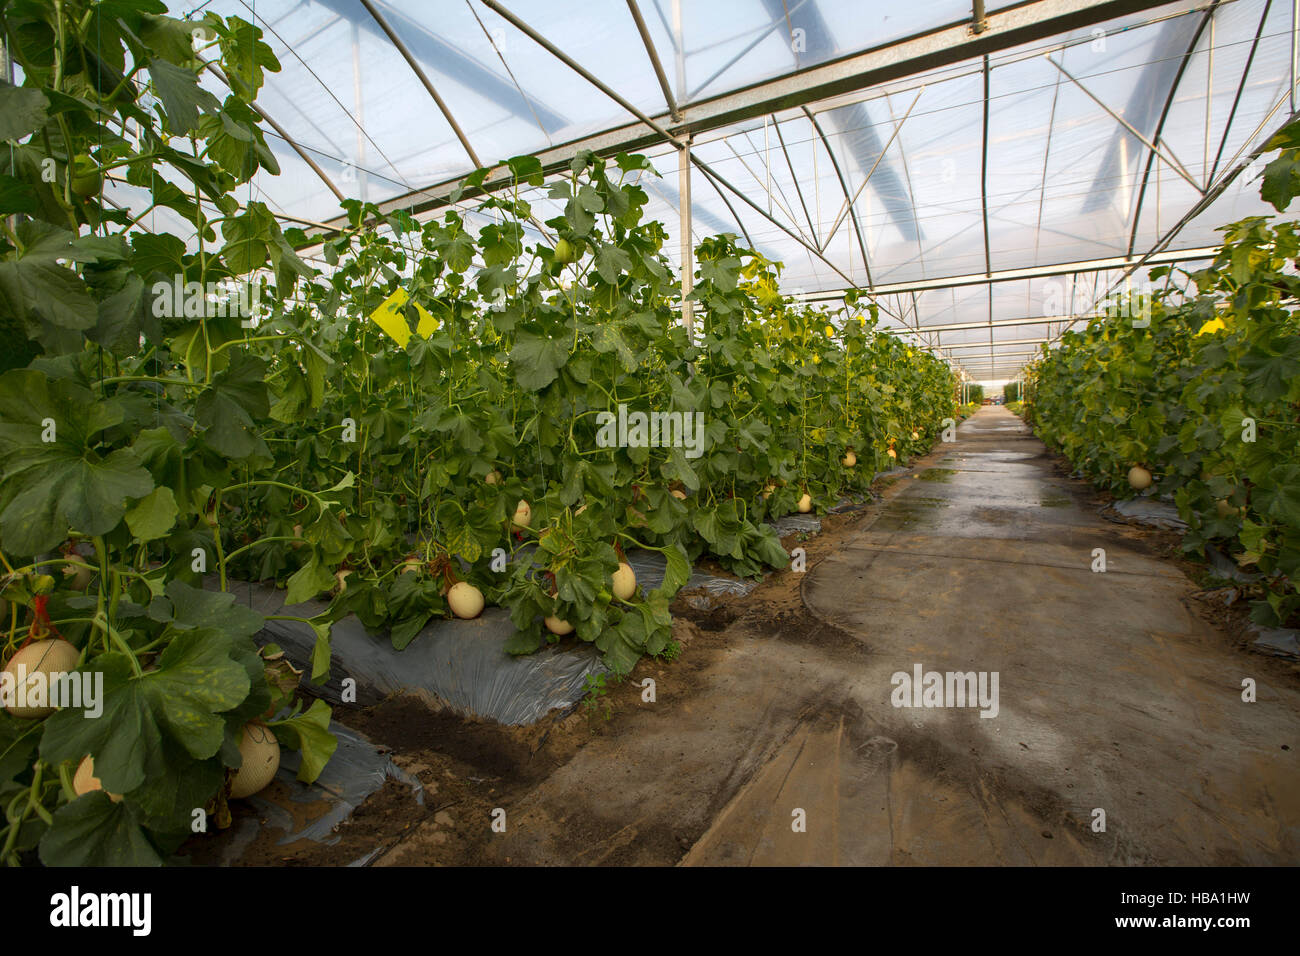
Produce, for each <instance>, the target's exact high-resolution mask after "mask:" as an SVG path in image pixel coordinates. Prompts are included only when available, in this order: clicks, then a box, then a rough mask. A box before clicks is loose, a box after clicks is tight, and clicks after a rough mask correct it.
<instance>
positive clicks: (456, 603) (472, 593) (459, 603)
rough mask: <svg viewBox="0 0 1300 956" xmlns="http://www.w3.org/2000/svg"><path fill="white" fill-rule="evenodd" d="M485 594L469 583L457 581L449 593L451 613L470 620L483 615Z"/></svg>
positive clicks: (448, 602) (448, 600) (448, 601)
mask: <svg viewBox="0 0 1300 956" xmlns="http://www.w3.org/2000/svg"><path fill="white" fill-rule="evenodd" d="M483 603H484V602H483V592H482V591H480V590H479V589H478V588H476V587H474V585H472V584H470V583H469V582H468V581H457V582H456V583H455V584H453V585H452V586H451V589H450V590H449V591H448V592H447V604H449V605H450V606H451V613H452V614H455V615H456V616H457V617H459V618H464V619H465V620H469V619H470V618H475V617H478V616H479V615H480V614H482V613H483Z"/></svg>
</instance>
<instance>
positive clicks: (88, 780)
mask: <svg viewBox="0 0 1300 956" xmlns="http://www.w3.org/2000/svg"><path fill="white" fill-rule="evenodd" d="M72 789H73V790H75V791H76V792H77V796H79V797H81V796H85V795H86V794H88V793H90V792H92V791H94V790H103V789H104V785H103V783H101V782H100V779H99V778H98V777H96V776H95V761H94V758H92V757H91V756H90V755H89V754H87V755H86V756H85V757H82V758H81V763H79V764H77V772H76V773H75V774H73V776H72ZM108 799H110V800H112V801H113V802H114V803H120V802H121V800H122V795H121V794H120V793H110V794H109V795H108Z"/></svg>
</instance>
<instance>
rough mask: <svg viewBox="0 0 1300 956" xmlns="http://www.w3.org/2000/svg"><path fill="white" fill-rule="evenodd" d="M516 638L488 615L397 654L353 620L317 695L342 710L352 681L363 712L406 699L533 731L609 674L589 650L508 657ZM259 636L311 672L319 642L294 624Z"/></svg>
mask: <svg viewBox="0 0 1300 956" xmlns="http://www.w3.org/2000/svg"><path fill="white" fill-rule="evenodd" d="M263 590H264V591H270V589H269V588H265V589H263ZM270 593H271V594H273V595H276V596H277V597H282V592H274V591H270ZM304 616H305V615H304ZM514 633H515V628H514V625H513V624H512V623H511V621H510V614H509V612H507V611H505V610H504V609H502V608H489V609H488V610H486V611H484V612H483V614H481V615H480V616H479V617H477V618H475V619H474V620H472V621H458V620H444V619H441V618H439V619H436V620H434V621H432V622H430V623H429V624H428V625H427V626H426V627H425V628H424V629H423V630H421V631H420V633H419V634H417V635H416V636H415V639H414V640H412V641H411V643H410V644H409V645H407V647H406V648H405V649H404V650H401V651H398V650H395V649H394V648H393V645H392V644H391V643H390V642H389V640H388V639H387V637H386V636H378V637H374V636H371V635H370V634H369V633H368V632H367V631H366V629H365V627H364V626H363V625H362V623H361V622H360V621H359V620H357V618H356V617H353V616H348V617H346V618H344V619H343V620H341V621H339V622H337V623H336V624H335V625H334V628H333V631H332V633H331V638H330V644H331V649H332V661H331V666H330V670H331V679H330V681H329V682H328V683H327V684H325V685H324V686H322V687H319V688H313V690H315V691H316V692H317V693H319V694H320V696H321V697H323V698H325V699H326V700H328V701H330V702H331V703H339V702H341V700H342V698H341V694H340V691H341V690H342V681H343V680H345V679H347V678H352V679H353V680H354V681H355V682H356V703H357V704H359V705H361V706H367V705H369V704H374V703H377V702H379V701H381V700H383V699H384V698H386V697H388V696H390V695H393V694H407V695H410V696H414V697H418V698H420V699H421V700H423V701H424V702H425V703H427V704H428V705H429V706H430V707H433V708H435V709H439V710H440V709H444V708H446V709H450V710H453V711H456V712H457V713H460V714H464V715H466V716H469V717H480V718H487V719H490V720H495V721H498V722H500V723H503V724H531V723H535V722H537V721H538V720H540V719H541V718H542V717H544V716H545V715H546V714H548V713H549V712H551V711H552V710H564V709H567V708H569V707H572V706H573V705H574V704H576V703H577V702H578V701H579V700H581V699H582V696H583V694H585V693H586V683H587V677H588V676H589V675H592V674H597V673H603V672H605V671H606V670H607V668H606V667H605V666H604V665H603V664H602V663H601V662H600V654H599V652H598V651H597V650H596V649H595V648H594V647H592V646H590V645H580V646H576V647H572V646H565V647H562V648H561V647H550V646H548V647H544V648H542V649H541V650H539V651H538V652H537V653H536V654H529V655H526V656H522V657H514V656H511V655H510V654H507V653H506V650H505V645H506V642H507V641H508V640H510V638H511V637H512V636H513V635H514ZM260 637H261V639H262V640H264V641H273V642H275V643H276V644H279V645H280V646H281V647H282V648H284V650H285V653H286V654H287V655H288V656H289V658H290V659H292V660H294V661H295V662H296V663H298V664H299V666H307V662H308V661H310V659H311V650H312V647H313V646H314V645H315V641H316V638H315V634H314V633H313V632H312V631H311V629H310V628H308V627H307V626H306V625H303V624H299V623H298V622H297V621H268V622H267V624H266V627H265V629H264V630H263V631H262V633H261V635H260ZM309 686H311V685H309Z"/></svg>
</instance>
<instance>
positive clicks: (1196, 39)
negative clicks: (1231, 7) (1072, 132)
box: [1128, 0, 1271, 256]
mask: <svg viewBox="0 0 1300 956" xmlns="http://www.w3.org/2000/svg"><path fill="white" fill-rule="evenodd" d="M1219 2H1220V0H1213V2H1212V3H1211V4H1210V8H1209V9H1208V10H1206V11H1205V16H1203V17H1201V22H1200V23H1199V24H1198V25H1197V27H1196V32H1195V33H1193V34H1192V40H1191V42H1190V43H1188V44H1187V52H1186V53H1184V54H1183V57H1182V60H1180V61H1179V63H1178V72H1177V73H1175V74H1174V81H1173V83H1171V84H1170V85H1169V95H1168V96H1167V97H1165V107H1164V109H1162V110H1161V111H1160V121H1159V122H1158V123H1156V130H1155V135H1154V136H1152V137H1151V142H1152V143H1153V144H1156V143H1159V142H1160V136H1161V134H1162V133H1164V130H1165V122H1166V120H1168V119H1169V111H1170V110H1171V109H1172V108H1173V105H1174V100H1175V98H1177V96H1178V88H1179V86H1181V85H1182V82H1183V75H1184V74H1185V73H1186V72H1187V65H1188V64H1189V63H1191V62H1192V55H1193V54H1194V53H1195V52H1196V45H1197V44H1198V43H1200V42H1201V37H1202V36H1204V35H1205V28H1206V27H1208V26H1209V25H1210V21H1211V20H1212V19H1214V14H1215V11H1216V10H1217V9H1218V7H1219ZM1270 2H1271V0H1270ZM1265 16H1267V7H1265ZM1155 162H1156V151H1155V150H1154V149H1148V150H1147V165H1146V169H1145V170H1144V171H1143V173H1142V186H1141V187H1140V188H1139V189H1138V198H1137V206H1136V207H1134V209H1133V228H1132V229H1130V230H1129V237H1128V254H1129V256H1132V255H1133V250H1134V249H1135V248H1136V247H1137V234H1138V226H1139V225H1140V224H1141V222H1142V203H1143V201H1144V200H1145V199H1146V194H1147V183H1148V181H1149V180H1150V178H1151V169H1152V167H1153V166H1155Z"/></svg>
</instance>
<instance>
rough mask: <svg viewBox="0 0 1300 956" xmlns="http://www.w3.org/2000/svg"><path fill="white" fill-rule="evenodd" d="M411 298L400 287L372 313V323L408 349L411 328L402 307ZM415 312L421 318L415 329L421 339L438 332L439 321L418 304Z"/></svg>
mask: <svg viewBox="0 0 1300 956" xmlns="http://www.w3.org/2000/svg"><path fill="white" fill-rule="evenodd" d="M410 298H411V297H410V295H409V294H408V293H407V291H406V290H405V289H403V288H400V287H399V288H398V289H397V291H396V292H394V293H393V294H392V295H390V296H389V297H388V298H387V299H385V300H384V301H383V302H382V303H381V304H380V306H379V308H377V309H375V311H373V312H371V313H370V321H371V322H373V323H375V325H377V326H379V327H380V328H381V329H383V330H384V331H385V332H387V333H388V334H389V335H390V336H391V337H392V338H393V340H394V341H395V342H396V343H397V344H398V345H400V346H401V347H402V348H406V346H407V345H408V344H410V341H411V328H410V326H408V325H407V324H406V317H405V316H404V315H402V307H403V306H405V305H406V303H407V302H408V301H409V300H410ZM415 312H416V314H417V315H418V316H419V317H420V321H419V323H418V324H417V325H416V329H415V331H416V334H417V335H419V336H420V337H421V338H428V337H429V336H430V335H432V334H433V333H434V332H436V331H437V329H438V320H437V319H435V318H434V317H433V316H432V315H430V314H429V312H428V310H427V309H425V307H424V306H422V305H420V303H418V302H417V303H415Z"/></svg>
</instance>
